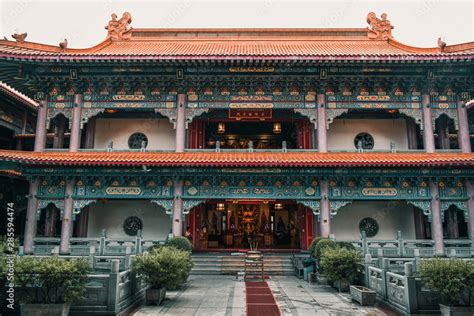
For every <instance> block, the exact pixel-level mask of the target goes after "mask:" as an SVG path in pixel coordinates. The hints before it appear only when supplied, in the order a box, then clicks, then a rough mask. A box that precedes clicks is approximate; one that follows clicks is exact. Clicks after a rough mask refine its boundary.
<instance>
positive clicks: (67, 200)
mask: <svg viewBox="0 0 474 316" xmlns="http://www.w3.org/2000/svg"><path fill="white" fill-rule="evenodd" d="M73 189H74V181H73V180H69V181H67V183H66V196H65V197H64V211H63V218H62V225H61V243H60V245H59V253H61V254H69V239H70V238H71V232H72V227H71V226H72V225H73V220H72V211H73V207H74V201H73V199H72V193H73Z"/></svg>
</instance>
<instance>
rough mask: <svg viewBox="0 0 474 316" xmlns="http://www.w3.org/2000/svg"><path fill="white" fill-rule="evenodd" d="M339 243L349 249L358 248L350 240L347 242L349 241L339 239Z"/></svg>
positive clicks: (338, 245)
mask: <svg viewBox="0 0 474 316" xmlns="http://www.w3.org/2000/svg"><path fill="white" fill-rule="evenodd" d="M336 244H337V247H340V248H346V249H349V250H356V247H354V245H353V244H352V243H350V242H347V241H338V242H336Z"/></svg>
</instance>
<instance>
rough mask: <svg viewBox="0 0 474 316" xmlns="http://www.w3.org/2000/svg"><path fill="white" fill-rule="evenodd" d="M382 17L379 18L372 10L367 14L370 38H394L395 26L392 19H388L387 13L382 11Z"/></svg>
mask: <svg viewBox="0 0 474 316" xmlns="http://www.w3.org/2000/svg"><path fill="white" fill-rule="evenodd" d="M380 17H381V18H382V19H379V18H377V16H376V15H375V13H374V12H370V13H369V14H368V15H367V23H369V25H370V27H369V28H368V29H367V30H368V36H369V38H370V39H376V40H387V39H389V38H392V29H393V26H392V24H391V23H390V21H389V20H387V13H382V15H381V16H380Z"/></svg>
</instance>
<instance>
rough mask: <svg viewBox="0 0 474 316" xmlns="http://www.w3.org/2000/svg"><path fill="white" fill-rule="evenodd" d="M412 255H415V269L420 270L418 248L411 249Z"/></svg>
mask: <svg viewBox="0 0 474 316" xmlns="http://www.w3.org/2000/svg"><path fill="white" fill-rule="evenodd" d="M413 255H414V256H415V271H417V272H418V271H420V262H421V258H420V249H414V250H413Z"/></svg>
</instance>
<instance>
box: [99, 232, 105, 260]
mask: <svg viewBox="0 0 474 316" xmlns="http://www.w3.org/2000/svg"><path fill="white" fill-rule="evenodd" d="M106 242H107V230H105V229H102V236H100V240H99V255H100V256H103V255H104V254H105V248H106Z"/></svg>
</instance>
